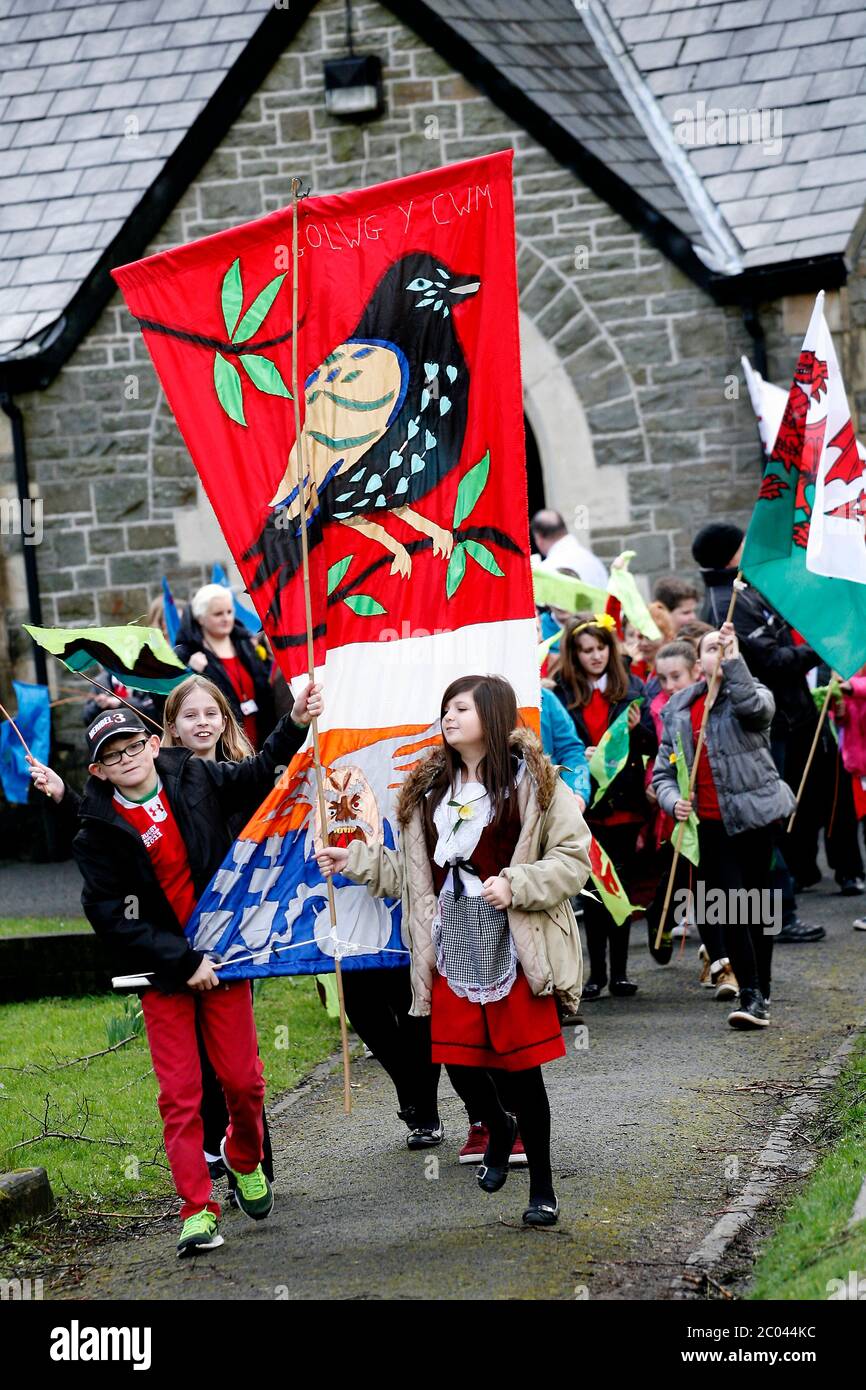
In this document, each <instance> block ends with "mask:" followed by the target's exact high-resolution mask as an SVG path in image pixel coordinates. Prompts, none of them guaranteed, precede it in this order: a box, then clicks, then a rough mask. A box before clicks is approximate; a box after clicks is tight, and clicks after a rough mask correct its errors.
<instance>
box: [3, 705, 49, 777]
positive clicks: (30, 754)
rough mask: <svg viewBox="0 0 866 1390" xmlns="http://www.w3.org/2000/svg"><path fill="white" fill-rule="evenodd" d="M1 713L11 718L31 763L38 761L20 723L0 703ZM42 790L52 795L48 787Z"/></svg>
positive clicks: (10, 720)
mask: <svg viewBox="0 0 866 1390" xmlns="http://www.w3.org/2000/svg"><path fill="white" fill-rule="evenodd" d="M0 714H2V715H3V716H4V717H5V718H6V719H8V720H9V723H10V724H11V725H12V728H13V729H14V730H15V732H16V734H17V735H18V738H19V739H20V741H21V746H22V748H23V749H24V752H25V753H26V754H27V756H28V758H29V759H30V761H31V763H35V762H36V759H35V758H34V756H33V754H32V753H31V752H30V749H29V748H28V747H27V743H26V741H25V738H24V735H23V734H22V732H21V730H20V729H19V727H18V725H17V724H16V723H15V720H14V719H13V718H12V715H11V714H10V713H9V711H8V709H7V708H6V706H5V705H0ZM41 790H42V791H44V793H45V795H46V796H48V797H50V796H51V793H50V791H49V790H48V788H47V787H42V789H41Z"/></svg>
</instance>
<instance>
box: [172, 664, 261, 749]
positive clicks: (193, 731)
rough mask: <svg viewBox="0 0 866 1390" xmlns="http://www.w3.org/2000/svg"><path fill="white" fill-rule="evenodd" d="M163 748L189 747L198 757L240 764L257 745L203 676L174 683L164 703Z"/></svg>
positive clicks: (225, 700)
mask: <svg viewBox="0 0 866 1390" xmlns="http://www.w3.org/2000/svg"><path fill="white" fill-rule="evenodd" d="M163 729H164V733H163V736H162V746H163V748H181V747H182V748H189V749H190V751H191V752H192V753H194V754H195V756H196V757H197V758H206V759H207V760H208V761H213V760H216V761H217V762H230V763H239V762H240V761H241V759H242V758H249V757H251V756H252V754H253V753H254V751H255V750H254V748H253V746H252V744H251V743H250V741H249V739H248V738H247V736H246V734H245V733H244V731H243V729H242V728H241V726H240V724H239V723H238V721H237V719H236V718H235V716H234V713H233V712H232V708H231V705H230V704H229V702H228V700H227V699H226V697H225V695H224V694H223V693H222V691H221V690H220V689H219V687H218V686H216V685H214V683H213V681H209V680H207V679H206V678H205V677H204V676H190V678H189V680H185V681H182V682H181V684H180V685H177V686H175V688H174V690H173V691H172V692H171V694H170V695H169V697H168V699H167V700H166V702H165V711H164V714H163Z"/></svg>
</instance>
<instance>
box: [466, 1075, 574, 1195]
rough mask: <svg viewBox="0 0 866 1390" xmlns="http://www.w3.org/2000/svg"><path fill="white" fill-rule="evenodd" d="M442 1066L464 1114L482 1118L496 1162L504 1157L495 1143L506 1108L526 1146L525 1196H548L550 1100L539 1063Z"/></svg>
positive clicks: (503, 1135) (500, 1141)
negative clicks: (505, 1067) (516, 1067)
mask: <svg viewBox="0 0 866 1390" xmlns="http://www.w3.org/2000/svg"><path fill="white" fill-rule="evenodd" d="M445 1070H446V1071H447V1073H448V1077H449V1080H450V1082H451V1085H452V1086H453V1087H454V1089H455V1091H456V1092H457V1094H458V1096H459V1097H460V1099H461V1100H462V1101H463V1104H464V1105H465V1106H466V1109H467V1110H468V1112H469V1114H470V1115H471V1116H472V1117H473V1119H477V1120H481V1121H483V1123H484V1124H486V1125H487V1128H488V1129H489V1130H490V1143H491V1148H492V1149H493V1153H492V1155H491V1157H492V1158H493V1160H494V1162H496V1163H497V1165H498V1164H499V1163H502V1162H504V1161H505V1159H506V1158H507V1155H506V1154H502V1153H501V1149H502V1147H503V1145H504V1144H505V1143H506V1142H507V1139H508V1133H509V1126H508V1121H507V1118H506V1111H511V1112H512V1114H513V1115H514V1116H515V1118H516V1120H517V1126H518V1129H519V1130H520V1137H521V1139H522V1140H523V1147H524V1148H525V1149H526V1158H527V1162H528V1164H529V1196H530V1199H533V1198H537V1199H539V1200H541V1201H544V1200H546V1201H552V1200H553V1196H554V1192H553V1175H552V1173H551V1171H550V1103H549V1101H548V1099H547V1091H546V1090H545V1086H544V1077H543V1076H542V1074H541V1067H529V1068H527V1070H526V1071H502V1070H500V1069H499V1068H496V1069H494V1068H492V1067H491V1068H490V1069H489V1070H485V1069H484V1068H483V1067H455V1066H446V1068H445ZM497 1149H498V1150H499V1152H497Z"/></svg>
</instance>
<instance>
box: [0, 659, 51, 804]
mask: <svg viewBox="0 0 866 1390" xmlns="http://www.w3.org/2000/svg"><path fill="white" fill-rule="evenodd" d="M12 688H13V690H14V691H15V698H16V699H17V701H18V713H17V714H16V716H15V723H16V724H17V725H18V728H19V729H20V730H21V736H22V738H23V739H24V740H25V741H26V742H27V743H28V744H29V746H30V751H31V753H32V754H33V756H34V758H35V759H36V760H37V762H40V763H47V761H48V754H49V749H50V744H51V709H50V705H49V695H48V686H47V685H29V684H27V683H26V682H25V681H13V682H12ZM0 781H2V783H3V792H4V795H5V797H6V800H7V801H9V802H11V803H12V804H13V805H15V806H26V804H27V796H28V793H29V791H30V764H29V763H28V762H27V757H26V754H25V752H24V749H23V748H22V746H21V740H20V739H19V738H18V735H17V734H16V732H15V730H14V729H13V728H12V725H11V724H10V723H9V720H8V719H4V720H3V723H2V724H0Z"/></svg>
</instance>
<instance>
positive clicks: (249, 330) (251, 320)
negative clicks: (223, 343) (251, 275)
mask: <svg viewBox="0 0 866 1390" xmlns="http://www.w3.org/2000/svg"><path fill="white" fill-rule="evenodd" d="M285 278H286V275H285V272H283V274H282V275H275V276H274V278H273V280H271V281H270V282H269V283H268V284H267V285H265V288H264V289H263V290H260V291H259V293H258V294H257V295H256V297H255V299H254V300H253V302H252V304H251V305H250V307H249V308H248V309H247V312H246V313H245V314H244V316H243V318H242V319H241V321H240V323H239V324H238V327H237V331H236V333H235V335H234V337H233V338H232V342H233V343H245V342H247V340H248V339H249V338H252V337H253V335H254V334H256V333H258V331H259V329H260V328H261V326H262V324H263V323H264V320H265V317H266V315H267V312H268V310H269V309H270V307H271V305H272V304H273V302H274V300H275V299H276V297H277V293H278V291H279V288H280V285H281V284H282V283H283V281H284V280H285Z"/></svg>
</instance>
